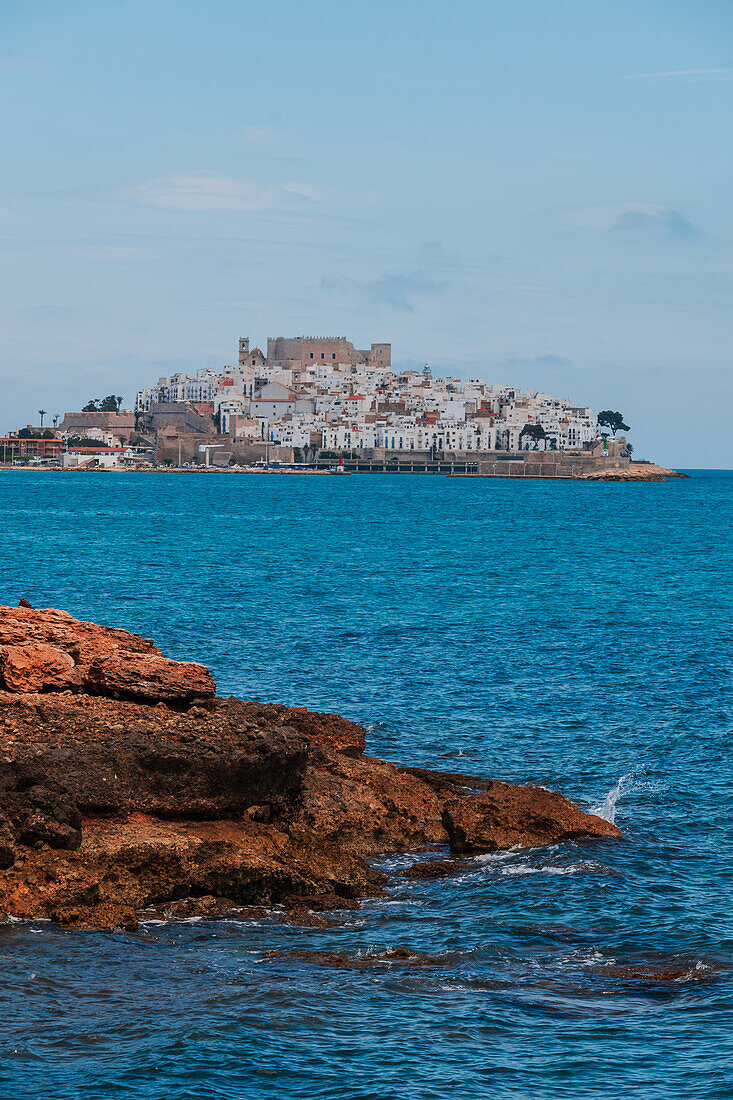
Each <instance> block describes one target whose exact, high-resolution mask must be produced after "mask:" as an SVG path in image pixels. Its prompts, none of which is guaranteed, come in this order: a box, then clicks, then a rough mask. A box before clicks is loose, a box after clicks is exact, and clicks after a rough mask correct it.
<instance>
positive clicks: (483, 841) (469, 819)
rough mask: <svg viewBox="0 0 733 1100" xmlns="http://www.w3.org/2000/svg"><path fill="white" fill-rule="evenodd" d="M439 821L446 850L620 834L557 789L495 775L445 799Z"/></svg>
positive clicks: (472, 850)
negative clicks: (480, 786)
mask: <svg viewBox="0 0 733 1100" xmlns="http://www.w3.org/2000/svg"><path fill="white" fill-rule="evenodd" d="M443 825H444V826H445V831H446V832H447V834H448V840H449V843H450V847H451V851H453V852H458V853H469V854H473V855H477V854H479V853H480V852H495V851H497V850H498V849H499V848H515V847H519V848H532V847H536V846H538V845H541V844H558V843H561V842H563V841H567V840H578V839H579V838H580V837H588V836H594V837H617V836H619V835H620V833H619V830H618V829H617V828H616V826H615V825H612V824H611V822H610V821H605V820H604V819H603V818H601V817H596V816H595V814H588V813H584V812H583V811H582V810H580V809H578V807H577V806H576V805H575V803H573V802H571V801H570V799H569V798H565V797H564V795H561V794H560V793H559V792H558V791H548V790H546V789H545V788H544V787H522V786H519V785H517V784H515V783H502V782H500V781H498V780H496V779H493V780H490V781H489V782H488V783H487V785H486V790H485V791H484V792H483V793H482V794H478V795H475V796H474V797H473V798H455V799H451V800H450V801H449V802H447V803H446V804H445V806H444V809H443Z"/></svg>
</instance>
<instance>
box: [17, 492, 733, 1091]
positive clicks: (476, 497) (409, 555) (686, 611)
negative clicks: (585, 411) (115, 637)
mask: <svg viewBox="0 0 733 1100" xmlns="http://www.w3.org/2000/svg"><path fill="white" fill-rule="evenodd" d="M732 519H733V474H730V473H724V472H716V473H712V472H708V473H706V472H696V473H695V474H694V476H693V477H692V478H691V479H690V480H679V481H671V482H667V483H662V484H657V483H650V484H617V483H611V484H592V483H583V482H567V483H566V482H548V483H542V482H532V481H529V482H514V481H512V482H507V481H495V480H471V479H455V480H450V479H447V478H439V477H420V476H419V475H418V476H399V477H395V476H392V477H390V476H374V475H372V476H370V475H362V476H358V475H355V476H351V477H342V478H339V477H331V478H329V477H312V478H309V477H295V476H278V477H267V476H227V475H195V474H191V475H180V474H158V475H134V474H129V475H115V474H99V475H73V474H72V475H61V474H53V473H32V472H24V471H8V472H5V473H0V523H1V525H2V556H1V558H0V603H16V602H17V600H18V599H19V598H20V597H21V596H26V597H27V598H28V599H30V600H31V602H32V603H33V604H34V605H36V606H56V607H63V608H66V609H67V610H69V611H70V612H72V613H73V614H74V615H76V616H79V617H82V618H87V619H92V620H96V621H100V622H104V623H108V624H112V625H120V626H124V627H127V628H129V629H132V630H137V631H140V632H142V633H143V634H146V635H148V636H151V637H153V638H155V640H156V641H157V642H158V643H159V644H160V646H161V647H162V648H163V650H164V651H165V652H166V653H168V654H170V655H172V656H177V657H180V658H197V659H199V660H202V661H204V662H205V663H207V664H208V665H210V667H211V668H212V670H213V671H214V673H215V675H216V678H217V681H218V684H219V690H220V693H221V694H229V693H232V694H237V695H240V696H243V697H245V698H254V699H263V700H277V701H281V702H285V703H290V704H304V705H307V706H308V707H311V708H315V709H319V710H326V711H340V712H341V713H343V714H345V715H346V716H348V717H349V718H352V719H354V720H357V721H360V722H363V723H364V724H365V725H367V726H368V728H369V731H370V732H369V743H368V749H369V751H370V752H372V753H373V754H375V755H380V756H383V757H386V758H388V759H394V760H399V761H401V762H405V763H415V764H421V765H427V766H432V767H437V768H440V769H448V770H465V771H467V772H470V773H474V774H477V773H483V774H487V775H490V776H494V777H500V778H504V779H509V780H521V781H530V782H535V783H541V784H544V785H546V786H549V787H552V788H559V789H561V790H563V791H564V792H566V793H567V794H569V795H570V796H571V797H574V798H576V799H577V800H579V801H580V802H581V803H582V804H583V805H584V806H591V807H592V806H595V807H601V806H604V811H603V812H605V813H608V814H610V813H612V812H613V811H614V809H615V813H616V823H617V824H618V825H619V826H620V828H621V829H622V830H623V833H624V838H625V839H624V840H623V841H622V842H602V843H589V844H569V845H563V846H556V847H552V848H548V849H537V850H532V851H525V852H509V853H502V854H499V855H495V856H491V857H482V858H479V859H477V860H475V861H474V863H473V865H472V867H471V869H470V870H469V872H467V873H465V874H463V875H461V876H460V877H458V878H455V879H448V880H443V881H437V882H409V881H407V880H404V879H403V880H399V879H395V881H394V884H393V885H392V886H391V887H390V889H389V892H388V895H387V897H386V898H383V899H375V900H370V901H368V902H366V903H365V904H364V906H363V908H362V909H361V910H359V911H356V912H347V913H344V914H340V915H337V923H336V926H335V927H334V928H331V929H325V930H316V929H312V928H296V927H289V926H283V925H281V924H279V923H278V922H277V921H276V920H275V919H274V918H273V919H269V918H268V919H265V920H261V921H250V922H220V923H216V922H203V921H189V922H180V923H153V922H149V923H147V924H145V925H143V926H142V928H141V930H140V931H139V932H136V933H119V934H97V933H78V932H76V933H75V932H68V931H61V930H59V929H56V928H54V927H53V926H51V925H50V924H47V923H41V922H39V923H33V924H18V923H16V924H12V923H11V924H5V925H3V926H0V961H1V964H2V965H1V966H0V1019H1V1024H0V1094H1V1095H2V1096H8V1097H17V1098H22V1100H26V1098H31V1097H33V1098H36V1097H38V1098H43V1100H62V1098H63V1100H67V1098H73V1100H76V1098H84V1100H106V1098H115V1100H117V1098H124V1100H214V1098H216V1100H220V1098H221V1100H224V1098H226V1100H230V1098H231V1100H235V1098H236V1100H239V1098H250V1097H278V1098H280V1097H283V1098H334V1100H335V1098H339V1100H341V1098H344V1097H346V1098H360V1100H361V1098H363V1100H367V1098H370V1100H371V1098H374V1100H377V1098H379V1100H392V1098H394V1100H403V1098H404V1100H429V1098H430V1100H432V1098H435V1100H443V1098H448V1097H450V1098H456V1100H460V1098H474V1097H500V1098H504V1097H507V1098H508V1097H511V1098H525V1097H532V1098H535V1097H538V1098H571V1097H572V1098H576V1097H583V1098H586V1097H604V1098H605V1097H614V1098H616V1097H627V1096H634V1097H637V1096H638V1097H644V1098H648V1100H656V1098H679V1097H696V1098H697V1097H720V1098H723V1097H731V1096H733V1034H732V1033H733V912H732V909H733V845H732V841H733V826H732V823H731V811H732V808H733V765H732V763H731V755H730V753H731V748H730V747H731V734H732V732H733V692H732V690H731V671H732V666H733V583H732V580H731V578H732V576H733V523H732V522H731V521H732ZM405 862H409V860H406V859H405V858H400V859H394V858H393V859H392V860H386V861H385V862H384V865H385V866H386V867H388V868H389V867H396V866H398V865H400V864H404V863H405ZM395 947H407V948H411V949H413V950H419V951H425V952H428V953H430V954H431V955H434V956H438V960H437V965H435V966H433V967H425V968H406V967H404V966H403V967H400V966H399V965H396V964H392V965H390V964H389V963H387V962H385V961H382V962H380V961H379V960H378V959H376V960H375V965H373V966H369V967H364V968H362V969H357V970H340V969H331V968H328V967H324V966H320V965H317V964H316V963H314V962H308V961H304V960H303V959H295V958H292V957H288V952H291V951H293V950H294V949H295V950H303V949H320V950H323V951H327V952H337V953H340V954H343V955H347V956H355V955H357V954H358V953H361V954H362V955H363V956H364V955H366V956H378V955H379V953H380V952H383V951H385V950H387V949H390V948H395ZM272 952H275V954H274V955H272V954H271V953H272Z"/></svg>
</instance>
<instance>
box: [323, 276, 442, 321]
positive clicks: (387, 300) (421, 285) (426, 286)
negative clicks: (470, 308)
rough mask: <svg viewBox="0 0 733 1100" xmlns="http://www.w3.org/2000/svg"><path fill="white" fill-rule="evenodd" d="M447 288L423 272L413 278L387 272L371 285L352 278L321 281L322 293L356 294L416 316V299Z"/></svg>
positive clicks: (373, 302) (370, 301) (368, 300)
mask: <svg viewBox="0 0 733 1100" xmlns="http://www.w3.org/2000/svg"><path fill="white" fill-rule="evenodd" d="M443 286H444V284H443V283H438V282H435V281H434V280H433V279H431V278H429V277H428V276H426V275H423V274H422V273H421V272H419V271H414V272H412V273H411V274H409V275H394V274H388V273H386V272H383V273H382V274H381V275H380V276H379V277H378V278H376V279H374V280H372V281H368V282H362V281H360V280H359V279H351V278H348V277H344V278H328V277H324V278H323V279H321V289H322V290H325V291H327V292H329V293H334V292H339V291H347V292H351V293H355V294H356V295H357V296H358V297H359V298H361V299H364V300H366V301H367V302H369V303H372V304H375V303H376V304H377V305H387V306H391V307H392V308H393V309H397V310H401V311H403V312H406V313H413V312H414V310H415V298H416V297H419V296H420V295H424V294H433V293H435V292H436V291H438V290H442V289H443Z"/></svg>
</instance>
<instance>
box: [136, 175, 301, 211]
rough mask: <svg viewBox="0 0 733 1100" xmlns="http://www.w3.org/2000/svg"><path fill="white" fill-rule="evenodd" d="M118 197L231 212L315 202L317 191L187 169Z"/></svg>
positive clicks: (165, 206) (174, 207)
mask: <svg viewBox="0 0 733 1100" xmlns="http://www.w3.org/2000/svg"><path fill="white" fill-rule="evenodd" d="M119 196H120V197H121V198H123V199H126V200H127V201H130V202H136V203H139V204H141V205H143V206H157V207H159V208H161V209H163V210H188V211H192V212H194V213H205V214H231V213H246V212H251V211H257V210H271V209H273V208H275V207H278V206H287V205H289V204H292V202H293V201H294V200H295V201H298V200H303V199H306V200H308V201H314V200H315V199H316V192H315V191H314V189H313V188H310V187H308V186H307V185H306V184H295V183H293V184H281V185H277V186H276V185H273V184H262V183H258V182H256V181H255V180H250V179H245V178H239V177H234V176H224V175H220V174H219V173H218V172H189V173H184V174H182V175H175V176H161V177H159V178H157V179H153V180H148V181H146V182H144V183H137V184H133V185H132V186H131V187H127V188H125V189H124V190H123V191H121V192H119Z"/></svg>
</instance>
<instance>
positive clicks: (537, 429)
mask: <svg viewBox="0 0 733 1100" xmlns="http://www.w3.org/2000/svg"><path fill="white" fill-rule="evenodd" d="M525 437H526V438H527V439H531V440H532V442H533V443H534V449H535V450H536V451H538V450H539V448H540V441H541V440H543V439H545V438H546V435H545V429H544V428H543V427H542V425H541V424H525V425H524V427H523V428H522V430H521V432H520V433H519V442H520V444H521V442H522V439H523V438H525Z"/></svg>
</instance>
